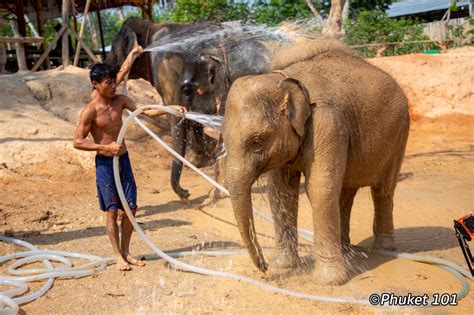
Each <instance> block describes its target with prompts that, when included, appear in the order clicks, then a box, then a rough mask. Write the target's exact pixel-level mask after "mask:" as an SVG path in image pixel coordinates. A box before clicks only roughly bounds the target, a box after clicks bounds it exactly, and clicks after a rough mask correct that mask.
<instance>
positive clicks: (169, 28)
mask: <svg viewBox="0 0 474 315" xmlns="http://www.w3.org/2000/svg"><path fill="white" fill-rule="evenodd" d="M221 29H222V27H221V26H220V25H217V24H213V23H206V22H204V23H183V24H177V23H163V24H156V23H153V22H152V21H150V20H145V19H140V18H131V19H128V20H127V21H126V22H125V23H124V25H123V26H122V28H121V29H120V31H119V33H118V34H117V35H116V36H115V38H114V39H113V41H112V51H111V52H110V53H109V54H108V56H107V58H106V60H105V62H106V63H108V64H111V65H121V64H122V63H123V62H124V61H125V58H126V57H127V55H128V53H129V52H130V51H131V50H132V49H133V47H134V46H135V45H136V44H137V43H138V44H139V45H141V46H143V47H147V46H149V45H150V44H153V45H155V46H160V45H167V44H169V43H170V42H180V41H181V40H185V39H189V38H191V37H192V36H194V35H196V34H199V33H200V32H201V33H202V32H204V31H205V32H216V31H219V30H221ZM198 46H199V45H198ZM198 46H196V45H195V46H194V47H193V49H192V50H185V49H181V48H180V47H177V48H178V49H173V50H159V51H156V52H150V53H144V54H142V55H141V56H139V57H138V58H137V59H136V61H135V63H134V65H133V67H132V69H131V70H130V73H129V78H131V79H138V78H143V79H146V80H148V81H149V82H150V83H151V84H152V85H153V86H154V87H155V88H156V90H157V91H158V93H159V94H160V95H161V96H162V98H163V101H164V103H165V104H168V105H170V104H179V105H184V106H187V107H188V109H189V110H191V111H196V112H200V113H205V114H217V113H218V110H217V106H216V103H215V102H214V101H213V102H199V101H196V100H195V99H194V95H192V94H193V93H190V87H189V82H194V81H195V80H196V79H199V73H200V71H201V70H202V68H200V67H199V66H200V65H199V64H198V65H197V66H196V65H195V64H194V63H190V62H189V60H192V59H193V58H192V57H193V56H196V55H197V53H195V51H197V50H199V51H202V48H200V47H201V46H199V47H198ZM191 72H192V73H193V76H192V77H191V78H190V79H189V80H187V81H186V79H185V78H186V77H187V76H189V73H191ZM202 81H203V80H201V82H202ZM207 81H209V80H207ZM206 93H207V94H208V93H209V91H207V92H206ZM198 99H199V98H198ZM214 100H215V99H214ZM171 125H172V126H171V131H172V139H173V148H174V150H175V151H177V152H178V153H180V154H181V155H183V156H184V155H185V153H186V147H187V144H188V143H189V144H190V145H191V148H192V149H193V151H194V152H195V156H196V157H197V159H196V160H197V161H198V162H197V163H198V166H204V165H205V164H206V163H209V162H212V160H213V158H214V156H215V154H213V151H214V150H215V149H216V147H217V140H216V139H214V138H212V137H209V136H207V135H205V134H204V132H203V128H202V126H201V125H199V124H197V123H194V122H191V121H177V120H176V118H174V117H173V118H172V121H171ZM181 170H182V164H181V162H179V161H178V160H176V159H174V160H173V167H172V175H171V182H172V186H173V189H174V191H175V192H176V193H177V194H178V195H179V196H180V197H181V198H187V197H188V195H189V193H188V191H187V190H184V189H182V188H181V187H180V185H179V180H180V176H181Z"/></svg>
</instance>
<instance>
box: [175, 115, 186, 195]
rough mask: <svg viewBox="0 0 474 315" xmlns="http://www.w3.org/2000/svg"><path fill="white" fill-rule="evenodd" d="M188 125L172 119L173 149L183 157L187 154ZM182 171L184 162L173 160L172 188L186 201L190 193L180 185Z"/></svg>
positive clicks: (184, 121) (182, 121)
mask: <svg viewBox="0 0 474 315" xmlns="http://www.w3.org/2000/svg"><path fill="white" fill-rule="evenodd" d="M187 124H188V122H187V121H186V120H181V119H179V118H177V117H174V116H173V117H172V118H171V135H172V138H173V149H174V150H175V151H176V152H177V153H179V154H180V155H181V156H183V157H184V155H185V153H186V133H187ZM182 170H183V162H181V161H179V160H178V159H176V158H173V165H172V167H171V187H172V188H173V190H174V192H175V193H176V194H177V195H178V196H179V197H180V198H182V199H186V198H188V197H189V191H188V190H186V189H183V188H182V187H181V185H180V183H179V181H180V179H181V172H182Z"/></svg>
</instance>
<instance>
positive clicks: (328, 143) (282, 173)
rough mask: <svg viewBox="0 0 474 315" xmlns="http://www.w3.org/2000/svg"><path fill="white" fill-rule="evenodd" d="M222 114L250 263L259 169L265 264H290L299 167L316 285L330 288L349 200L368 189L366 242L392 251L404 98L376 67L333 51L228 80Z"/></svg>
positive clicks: (336, 275) (344, 276)
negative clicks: (267, 222) (269, 255)
mask: <svg viewBox="0 0 474 315" xmlns="http://www.w3.org/2000/svg"><path fill="white" fill-rule="evenodd" d="M226 106H227V108H226V113H225V118H224V121H225V122H224V131H223V137H224V143H225V147H226V149H227V166H226V183H227V185H228V188H229V191H230V195H231V202H232V206H233V209H234V213H235V218H236V220H237V223H238V226H239V230H240V234H241V236H242V239H243V242H244V244H245V246H246V248H247V250H248V252H249V255H250V257H251V259H252V261H253V262H254V264H255V265H256V266H257V267H258V268H259V269H260V270H261V271H262V272H265V271H266V270H267V264H266V262H265V259H264V257H263V254H262V250H261V247H260V245H259V244H258V242H257V233H256V232H255V226H254V219H253V214H252V202H251V196H250V193H251V187H252V184H253V183H254V182H255V180H256V179H257V178H258V177H259V176H260V175H261V174H262V173H265V172H268V180H269V184H268V185H269V199H270V204H271V210H272V214H273V218H274V220H275V234H276V250H275V263H276V264H277V265H278V266H279V267H294V266H295V265H296V263H297V262H298V251H297V214H298V191H299V186H300V177H301V173H303V174H304V176H305V188H306V194H307V195H308V198H309V200H310V202H311V206H312V209H313V228H314V231H315V241H314V245H315V254H316V264H315V268H316V270H315V273H316V275H317V277H318V279H319V280H318V282H320V283H322V284H328V285H340V284H343V283H345V282H347V281H348V279H349V277H350V275H349V271H348V268H347V267H346V266H345V265H344V261H343V251H342V248H343V246H344V245H348V244H349V243H350V240H349V219H350V214H351V208H352V202H353V199H354V196H355V194H356V192H357V190H358V189H359V187H364V186H370V187H371V189H372V198H373V201H374V207H375V218H374V223H373V232H374V235H375V241H374V246H375V247H377V248H384V249H394V234H393V233H394V232H393V229H394V227H393V214H392V210H393V195H394V190H395V186H396V184H397V176H398V173H399V172H400V167H401V164H402V160H403V156H404V153H405V147H406V143H407V138H408V131H409V126H410V118H409V114H408V106H407V100H406V97H405V95H404V93H403V92H402V90H401V89H400V87H399V86H398V84H397V83H396V82H395V81H394V80H393V79H392V78H391V77H390V76H389V75H388V74H386V73H385V72H383V71H382V70H380V69H378V68H376V67H374V66H372V65H370V64H369V63H367V62H366V61H364V60H362V59H360V58H358V57H356V56H354V55H353V54H352V52H351V51H349V50H348V49H345V48H335V49H333V50H329V51H326V52H322V53H321V54H318V55H315V56H313V57H311V58H309V59H307V60H303V61H300V62H298V63H295V64H292V65H291V66H289V67H287V68H285V69H283V71H279V72H278V73H269V74H264V75H257V76H247V77H243V78H240V79H238V80H237V81H235V83H234V84H233V85H232V88H231V90H230V94H229V97H228V100H227V105H226Z"/></svg>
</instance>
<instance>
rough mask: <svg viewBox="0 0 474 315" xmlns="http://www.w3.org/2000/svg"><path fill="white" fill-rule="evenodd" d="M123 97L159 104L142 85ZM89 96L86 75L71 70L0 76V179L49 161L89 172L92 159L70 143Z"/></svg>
mask: <svg viewBox="0 0 474 315" xmlns="http://www.w3.org/2000/svg"><path fill="white" fill-rule="evenodd" d="M119 89H121V86H119ZM127 92H128V95H129V96H130V97H131V98H132V99H134V100H136V101H137V102H140V103H143V104H156V103H161V98H160V96H159V95H158V93H157V92H156V90H155V89H154V88H153V87H152V86H151V85H150V84H149V83H148V82H146V81H144V80H130V81H129V82H128V87H127ZM90 93H91V84H90V80H89V77H88V70H86V69H81V68H76V67H72V66H71V67H68V68H66V69H65V70H63V71H59V70H50V71H43V72H33V73H21V74H14V75H8V76H7V75H4V76H0V95H1V98H2V101H1V103H0V109H1V110H2V117H1V118H0V121H1V123H2V124H1V128H0V147H1V150H0V164H1V165H3V171H1V170H0V176H8V174H9V173H8V172H7V173H6V172H5V169H8V170H17V169H19V168H23V167H26V166H32V165H35V164H39V163H42V162H44V161H47V160H49V159H54V161H55V163H58V164H69V165H80V166H81V167H84V168H89V167H90V166H91V165H92V157H93V155H91V154H89V153H87V152H81V151H78V150H74V149H73V147H72V142H71V141H72V137H73V135H74V130H75V124H76V123H77V121H78V119H79V114H80V112H81V110H82V108H83V107H84V105H85V104H87V103H88V102H89V100H90ZM159 125H160V127H161V128H162V129H163V128H164V129H166V128H168V125H169V124H168V123H167V122H166V119H165V120H161V123H160V124H159ZM129 136H130V137H132V138H137V137H138V138H139V137H142V136H145V133H144V132H143V131H141V130H140V129H139V128H138V127H134V128H131V131H130V133H129ZM10 175H11V174H10Z"/></svg>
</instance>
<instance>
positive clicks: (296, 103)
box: [278, 78, 311, 137]
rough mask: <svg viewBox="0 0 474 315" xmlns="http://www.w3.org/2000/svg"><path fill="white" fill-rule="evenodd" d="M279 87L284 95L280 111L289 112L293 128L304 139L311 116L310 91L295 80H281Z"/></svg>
mask: <svg viewBox="0 0 474 315" xmlns="http://www.w3.org/2000/svg"><path fill="white" fill-rule="evenodd" d="M278 87H279V89H280V90H281V91H283V93H284V98H283V103H282V105H281V107H280V109H281V110H287V113H288V119H289V120H290V124H291V126H292V127H293V129H294V130H295V131H296V133H297V134H298V135H299V136H300V137H303V135H304V132H305V130H304V128H305V124H306V121H307V120H308V118H309V116H310V115H311V109H310V102H309V94H308V91H307V90H306V88H305V87H304V85H303V84H302V83H301V82H300V81H298V80H296V79H293V78H286V79H283V80H281V81H280V82H279V83H278Z"/></svg>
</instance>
